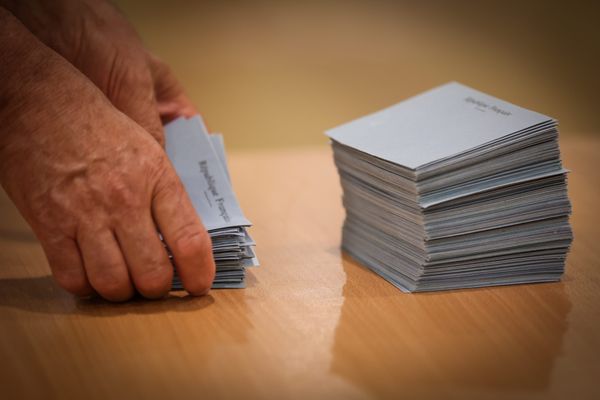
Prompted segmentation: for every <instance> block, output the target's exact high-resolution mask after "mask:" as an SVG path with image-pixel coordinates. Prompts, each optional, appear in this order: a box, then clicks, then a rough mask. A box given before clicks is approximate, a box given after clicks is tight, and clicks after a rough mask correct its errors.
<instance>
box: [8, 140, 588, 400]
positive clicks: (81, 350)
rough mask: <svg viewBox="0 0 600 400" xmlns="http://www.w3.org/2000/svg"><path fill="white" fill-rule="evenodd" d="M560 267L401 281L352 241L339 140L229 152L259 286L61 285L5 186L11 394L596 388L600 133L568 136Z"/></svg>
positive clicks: (533, 393)
mask: <svg viewBox="0 0 600 400" xmlns="http://www.w3.org/2000/svg"><path fill="white" fill-rule="evenodd" d="M562 150H563V154H564V159H565V164H566V166H567V167H569V168H570V169H572V170H573V172H572V174H571V175H570V176H569V187H570V194H571V199H572V201H573V205H574V215H573V218H572V223H573V226H574V230H575V242H574V244H573V248H572V251H571V253H570V256H569V259H568V269H567V274H566V276H565V277H564V279H563V281H562V282H561V283H553V284H538V285H523V286H512V287H497V288H486V289H475V290H458V291H451V292H443V293H431V294H414V295H410V294H403V293H401V292H400V291H398V290H397V289H395V288H393V287H392V286H391V285H389V284H388V283H386V282H385V281H384V280H383V279H381V278H379V277H378V276H376V275H375V274H373V273H371V272H370V271H368V270H367V269H365V268H363V267H361V266H360V265H358V264H357V263H355V262H354V261H352V260H351V259H349V258H348V257H345V256H344V255H342V254H340V249H339V243H340V227H341V223H342V219H343V216H344V215H343V209H342V207H341V203H340V189H339V185H338V177H337V173H336V171H335V169H334V167H333V163H332V158H331V154H330V151H329V149H327V148H324V147H320V148H306V149H296V150H291V149H290V150H268V151H266V150H265V151H248V152H238V153H235V152H234V153H233V154H231V155H230V166H231V170H232V173H233V179H234V184H235V188H236V191H237V192H238V194H239V197H240V198H241V202H242V205H243V208H244V209H245V210H246V211H247V213H248V215H249V217H250V218H251V219H252V220H253V222H254V223H255V227H254V228H253V230H252V232H253V235H254V236H255V239H256V240H257V242H258V254H259V257H260V259H261V261H262V266H261V267H260V268H259V269H257V270H253V271H252V272H251V273H250V277H249V287H248V288H247V289H246V290H215V291H213V292H211V294H210V295H209V296H206V297H203V298H189V297H182V296H180V295H176V294H175V295H172V296H171V297H169V298H167V299H165V300H163V301H143V300H137V301H133V302H129V303H126V304H118V305H115V304H109V303H106V302H103V301H100V300H95V301H89V300H88V301H82V300H77V299H75V298H73V297H71V296H70V295H68V294H66V293H64V292H63V291H61V290H60V289H58V288H57V286H56V285H55V284H54V283H53V281H52V278H51V277H50V276H49V270H48V267H47V265H46V262H45V259H44V255H43V253H42V250H41V248H40V246H39V245H38V244H37V242H36V239H35V237H34V236H33V235H32V234H31V233H30V231H29V229H28V228H27V226H26V225H25V223H24V222H23V220H22V219H21V218H20V217H19V216H18V214H17V212H16V211H15V209H14V208H13V207H12V205H11V204H10V202H9V201H8V200H7V198H6V196H5V195H4V194H2V195H1V196H0V203H1V204H0V321H1V322H0V397H1V398H3V399H13V398H45V399H46V398H48V399H51V398H57V399H58V398H60V399H66V398H97V399H115V398H127V399H137V398H143V399H167V398H173V397H179V398H184V397H186V398H190V397H191V398H220V397H222V398H241V397H249V398H275V399H287V398H303V399H304V398H374V397H395V398H398V397H400V396H401V395H403V396H405V397H407V398H421V397H426V398H436V399H439V398H458V399H464V398H511V399H514V398H517V399H518V398H572V399H583V398H600V397H599V396H600V386H599V383H600V360H599V356H600V251H599V245H598V241H599V240H600V218H599V216H598V212H597V208H598V207H600V186H599V183H600V169H599V165H598V157H599V156H600V141H598V140H593V139H591V138H585V137H584V138H577V137H575V138H572V139H571V138H569V140H564V141H563V142H562Z"/></svg>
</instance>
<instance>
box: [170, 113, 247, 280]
mask: <svg viewBox="0 0 600 400" xmlns="http://www.w3.org/2000/svg"><path fill="white" fill-rule="evenodd" d="M165 142H166V150H167V155H168V156H169V159H170V160H171V162H172V164H173V166H174V167H175V170H176V171H177V174H178V175H179V177H180V178H181V181H182V183H183V185H184V186H185V189H186V191H187V193H188V195H189V196H190V198H191V200H192V203H193V205H194V208H195V209H196V212H197V213H198V215H199V216H200V218H201V219H202V222H203V223H204V226H205V227H206V229H207V230H208V233H209V234H210V237H211V239H212V249H213V256H214V259H215V263H216V266H217V272H216V276H215V280H214V282H213V286H212V287H213V288H243V287H245V277H246V268H248V267H255V266H258V260H257V258H256V255H255V253H254V249H253V248H254V245H255V243H254V241H253V240H252V238H251V237H250V236H249V235H248V232H247V228H248V227H250V225H251V224H250V221H248V219H246V217H245V216H244V213H243V212H242V210H241V208H240V205H239V203H238V201H237V198H236V196H235V194H234V192H233V188H232V187H231V181H230V179H229V171H228V169H227V160H226V158H225V147H224V143H223V137H222V136H221V135H219V134H209V133H208V132H207V130H206V127H205V126H204V123H203V121H202V120H201V119H200V117H198V116H196V117H193V118H189V119H186V118H179V119H177V120H175V121H173V122H171V123H169V124H167V125H166V126H165ZM173 289H182V284H181V281H180V280H179V277H178V276H177V274H175V277H174V279H173Z"/></svg>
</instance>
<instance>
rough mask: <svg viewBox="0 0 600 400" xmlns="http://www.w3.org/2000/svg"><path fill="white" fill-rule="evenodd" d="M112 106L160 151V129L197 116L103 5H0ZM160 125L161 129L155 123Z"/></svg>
mask: <svg viewBox="0 0 600 400" xmlns="http://www.w3.org/2000/svg"><path fill="white" fill-rule="evenodd" d="M0 4H4V5H5V6H6V7H7V8H8V9H10V10H11V11H12V12H13V14H15V15H16V16H17V17H18V18H19V19H20V20H21V21H22V22H23V24H24V25H25V26H27V28H28V29H29V30H30V31H31V32H33V33H34V34H35V35H36V36H37V37H38V38H39V39H40V40H41V41H42V42H44V43H45V44H46V45H47V46H48V47H50V48H52V49H53V50H55V51H56V52H57V53H59V54H60V55H62V56H63V57H64V58H65V59H66V60H67V61H69V62H70V63H71V64H73V65H74V66H75V67H76V68H77V69H79V70H80V71H81V72H82V73H83V74H85V75H86V76H87V77H88V78H89V79H90V80H91V81H92V82H93V83H94V84H95V85H96V86H98V88H100V90H102V92H103V93H104V94H105V95H106V97H107V98H108V99H109V100H110V101H111V102H112V104H113V105H114V106H115V107H116V108H117V109H119V110H120V111H122V112H123V113H124V114H126V115H127V116H129V117H130V118H131V119H133V120H134V121H135V122H137V123H138V124H139V125H140V126H141V127H143V128H144V129H146V130H147V131H148V132H149V133H150V134H152V136H154V137H155V139H156V140H157V141H158V142H159V143H160V144H161V145H164V134H163V129H162V123H165V122H168V121H170V120H173V119H175V118H177V117H181V116H186V117H190V116H193V115H195V114H197V111H196V109H195V107H194V106H193V104H192V102H191V101H190V100H189V98H188V97H187V96H186V94H185V93H184V91H183V88H182V87H181V85H180V84H179V82H178V81H177V79H176V78H175V76H174V75H173V73H172V72H171V70H170V68H169V67H168V66H167V65H166V64H164V63H163V62H162V61H160V60H159V59H158V58H156V57H155V56H153V55H152V54H150V53H149V52H148V51H147V50H146V49H145V48H144V47H143V45H142V43H141V40H140V38H139V36H138V35H137V33H136V32H135V30H134V29H133V27H132V26H131V25H130V24H129V23H128V22H127V20H126V19H125V18H124V17H123V16H122V15H121V13H120V12H119V11H118V10H117V9H116V8H115V7H114V6H113V5H112V4H110V3H109V2H107V1H104V0H54V1H44V0H0ZM161 121H162V123H161Z"/></svg>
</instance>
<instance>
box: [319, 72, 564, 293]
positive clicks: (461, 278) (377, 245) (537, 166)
mask: <svg viewBox="0 0 600 400" xmlns="http://www.w3.org/2000/svg"><path fill="white" fill-rule="evenodd" d="M327 135H328V136H329V137H330V138H331V139H332V147H333V152H334V158H335V163H336V166H337V168H338V171H339V174H340V178H341V184H342V188H343V192H344V196H343V203H344V206H345V208H346V220H345V223H344V227H343V239H342V242H343V243H342V247H343V249H344V250H345V251H346V252H347V253H349V254H350V255H351V256H353V257H354V258H355V259H357V260H358V261H360V262H362V263H364V265H366V266H367V267H369V268H371V269H372V270H373V271H375V272H376V273H378V274H380V275H381V276H383V277H384V278H385V279H387V280H388V281H390V282H391V283H392V284H394V285H395V286H397V287H398V288H400V289H401V290H404V291H410V292H412V291H428V290H444V289H453V288H466V287H479V286H488V285H505V284H515V283H527V282H547V281H556V280H559V279H560V277H561V275H562V273H563V271H564V264H565V258H566V253H567V252H568V249H569V246H570V244H571V241H572V234H571V228H570V226H569V221H568V216H569V214H570V211H571V207H570V203H569V199H568V197H567V188H566V172H567V171H566V170H565V169H563V167H562V165H561V160H560V152H559V147H558V131H557V121H556V120H554V119H552V118H550V117H547V116H545V115H542V114H538V113H536V112H533V111H529V110H526V109H523V108H521V107H517V106H515V105H513V104H510V103H507V102H505V101H502V100H499V99H496V98H494V97H491V96H489V95H486V94H484V93H481V92H478V91H476V90H473V89H471V88H468V87H466V86H463V85H461V84H458V83H448V84H446V85H443V86H440V87H438V88H435V89H433V90H430V91H428V92H425V93H422V94H420V95H418V96H415V97H413V98H410V99H408V100H406V101H403V102H401V103H399V104H396V105H394V106H392V107H390V108H387V109H385V110H382V111H379V112H376V113H374V114H371V115H368V116H366V117H363V118H360V119H358V120H355V121H352V122H349V123H347V124H344V125H341V126H339V127H337V128H334V129H331V130H329V131H328V132H327Z"/></svg>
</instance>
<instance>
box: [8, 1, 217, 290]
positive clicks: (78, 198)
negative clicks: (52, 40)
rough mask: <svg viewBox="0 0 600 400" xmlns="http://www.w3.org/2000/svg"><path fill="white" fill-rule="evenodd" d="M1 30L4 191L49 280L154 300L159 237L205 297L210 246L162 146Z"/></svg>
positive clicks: (19, 34) (25, 39)
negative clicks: (34, 241)
mask: <svg viewBox="0 0 600 400" xmlns="http://www.w3.org/2000/svg"><path fill="white" fill-rule="evenodd" d="M0 11H2V8H1V7H0ZM19 29H20V31H19ZM2 30H3V32H0V33H4V34H2V35H0V59H2V62H1V63H0V86H1V87H2V91H0V104H3V107H0V183H1V184H2V186H3V187H4V189H5V190H6V192H7V194H8V195H9V196H10V198H11V199H12V200H13V202H14V203H15V205H16V206H17V208H18V209H19V211H20V212H21V214H22V215H23V216H24V217H25V219H26V220H27V222H28V223H29V224H30V226H31V227H32V229H33V231H34V232H35V234H36V236H37V237H38V239H39V241H40V243H41V245H42V247H43V249H44V252H45V254H46V256H47V258H48V262H49V264H50V267H51V269H52V272H53V275H54V277H55V279H56V281H57V282H58V283H59V284H60V285H61V286H62V287H63V288H65V289H66V290H68V291H70V292H72V293H74V294H77V295H81V296H86V295H90V294H92V293H93V292H97V293H99V294H100V295H101V296H103V297H105V298H106V299H109V300H113V301H122V300H125V299H128V298H130V297H131V296H132V295H133V294H134V291H135V290H137V291H138V292H139V293H141V294H142V295H143V296H145V297H149V298H155V297H160V296H162V295H164V294H165V293H166V292H167V291H168V290H169V288H170V285H171V279H172V274H173V267H172V266H171V264H170V262H169V259H168V257H167V253H166V250H165V249H164V247H163V245H162V243H161V242H160V240H159V238H158V234H157V230H160V232H161V234H162V235H163V237H164V239H165V241H166V243H167V245H168V246H169V248H170V250H171V252H172V253H173V256H174V261H175V264H176V266H177V269H178V273H179V275H180V276H181V279H182V282H183V285H184V287H185V289H186V290H187V291H188V292H190V293H191V294H194V295H201V294H204V293H206V292H207V291H208V290H209V288H210V286H211V283H212V280H213V278H214V274H215V265H214V261H213V258H212V249H211V241H210V237H209V235H208V233H207V231H206V230H205V228H204V226H203V225H202V222H201V221H200V219H199V218H198V216H197V214H196V212H195V210H194V208H193V206H192V204H191V202H190V200H189V198H188V196H187V194H186V192H185V190H184V188H183V186H182V184H181V182H180V181H179V179H178V177H177V175H176V173H175V171H174V169H173V167H172V166H171V164H170V162H169V160H168V158H167V157H166V155H165V153H164V151H163V149H162V148H161V147H160V145H159V144H158V143H157V142H156V141H155V140H154V139H153V138H152V137H151V136H150V135H148V134H147V132H146V131H145V130H144V129H143V128H142V127H140V126H139V125H138V124H136V123H135V122H134V121H132V120H131V119H130V118H129V117H127V116H126V115H124V114H123V113H121V112H119V111H118V110H117V109H116V108H114V107H113V105H112V104H111V103H110V102H109V101H108V100H107V99H106V97H105V96H104V95H103V94H102V93H101V92H100V91H99V90H98V89H97V88H96V87H95V86H94V85H93V84H92V83H91V82H90V81H89V80H88V79H87V78H86V77H85V76H83V75H82V74H81V73H80V72H79V71H78V70H77V69H75V68H74V67H73V66H72V65H70V64H69V63H67V62H66V61H65V60H64V59H62V58H61V57H59V56H57V55H56V53H54V52H53V51H51V50H50V49H48V48H47V47H45V46H43V45H42V44H41V43H39V42H38V41H37V40H36V39H35V38H34V37H33V36H32V35H30V34H29V33H28V32H27V31H26V30H25V29H24V28H23V27H22V25H20V24H19V23H18V21H16V20H15V19H14V18H11V17H6V15H4V17H3V15H2V13H1V12H0V31H2Z"/></svg>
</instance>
